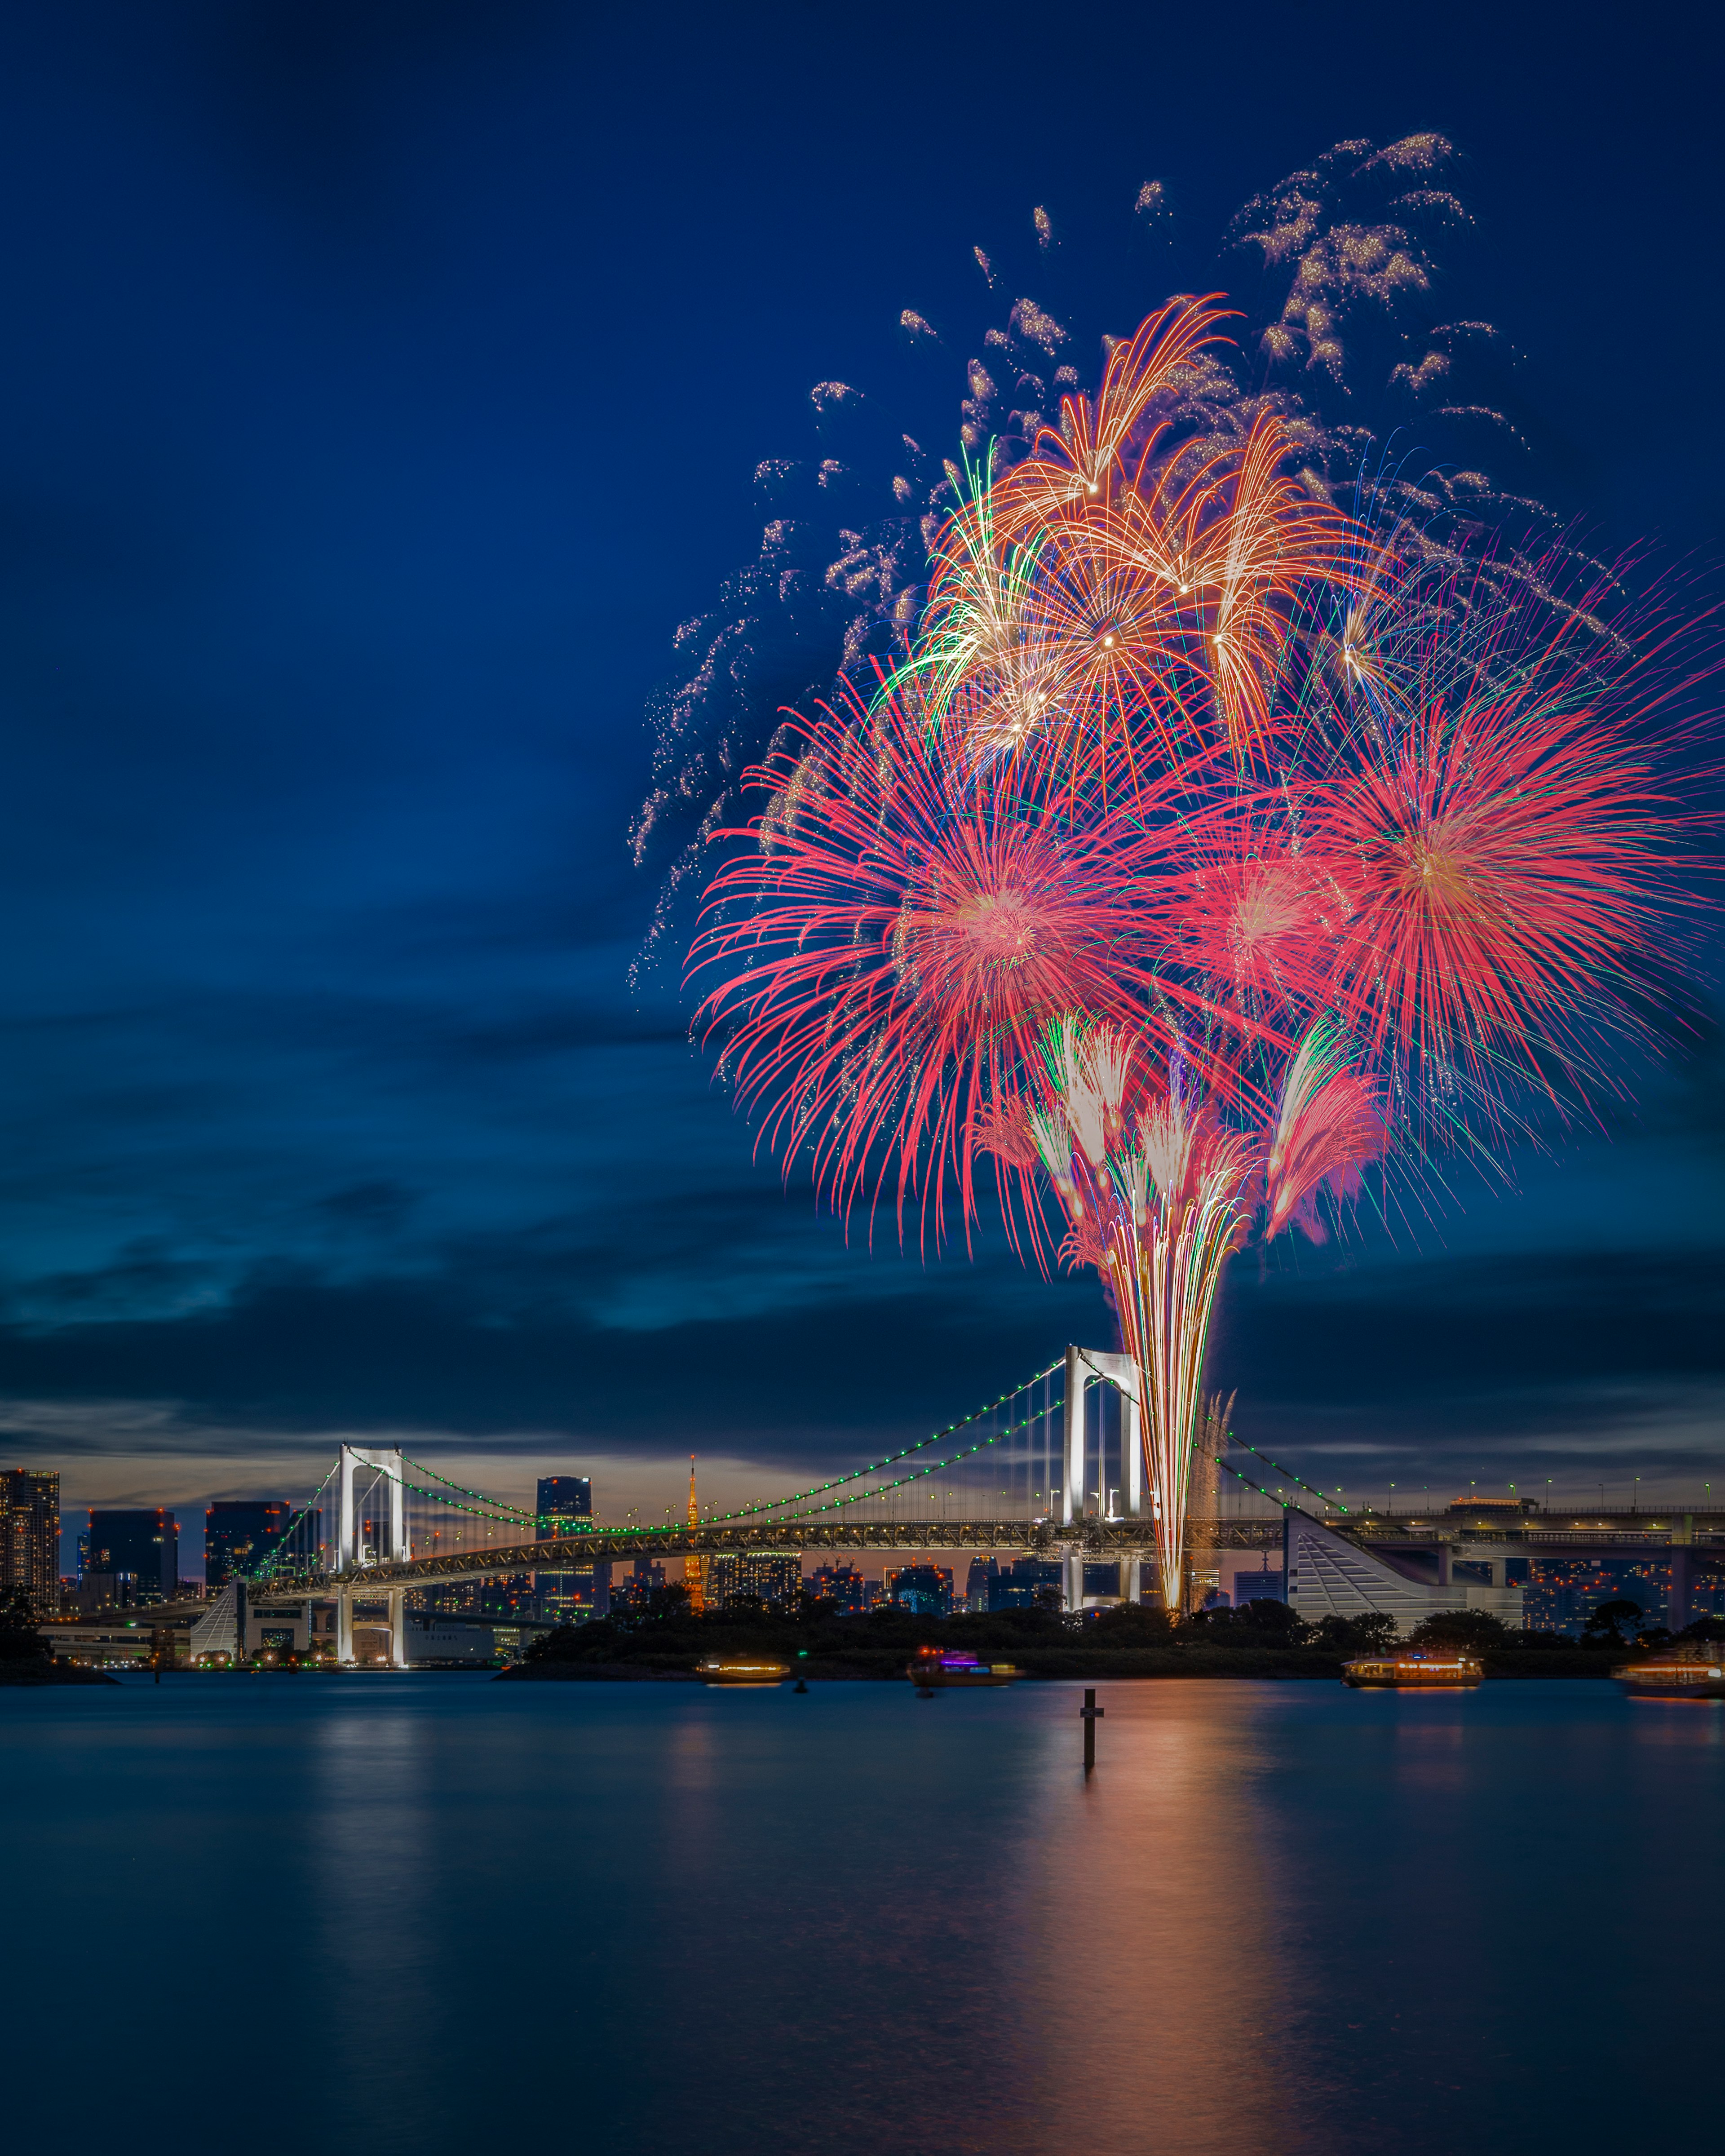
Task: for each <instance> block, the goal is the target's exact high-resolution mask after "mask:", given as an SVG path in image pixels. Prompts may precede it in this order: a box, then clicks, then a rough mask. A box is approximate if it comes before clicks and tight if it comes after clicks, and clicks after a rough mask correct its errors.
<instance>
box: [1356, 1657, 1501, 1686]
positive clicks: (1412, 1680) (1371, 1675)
mask: <svg viewBox="0 0 1725 2156" xmlns="http://www.w3.org/2000/svg"><path fill="white" fill-rule="evenodd" d="M1342 1681H1343V1684H1345V1685H1351V1686H1353V1689H1354V1690H1355V1691H1462V1690H1464V1689H1466V1688H1470V1687H1471V1686H1474V1685H1476V1684H1483V1683H1484V1682H1485V1681H1486V1672H1485V1670H1484V1668H1483V1667H1482V1666H1481V1664H1480V1663H1478V1662H1476V1661H1475V1660H1474V1659H1473V1657H1472V1655H1462V1654H1452V1655H1422V1654H1417V1653H1409V1654H1405V1655H1360V1656H1359V1657H1358V1660H1357V1661H1351V1662H1343V1665H1342Z"/></svg>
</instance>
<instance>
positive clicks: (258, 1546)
mask: <svg viewBox="0 0 1725 2156" xmlns="http://www.w3.org/2000/svg"><path fill="white" fill-rule="evenodd" d="M293 1517H294V1508H293V1507H292V1506H291V1505H289V1504H287V1503H285V1502H284V1501H283V1500H282V1499H281V1498H280V1497H257V1498H250V1497H246V1498H234V1499H231V1500H230V1499H227V1498H223V1500H222V1501H220V1502H218V1503H217V1504H213V1505H206V1506H205V1507H204V1508H203V1577H204V1580H205V1583H206V1584H207V1585H208V1586H210V1587H225V1586H226V1585H227V1584H228V1581H229V1580H230V1579H233V1578H235V1577H236V1576H238V1577H239V1578H249V1577H250V1576H251V1574H252V1573H253V1572H254V1571H255V1570H256V1568H257V1567H258V1566H259V1565H260V1564H261V1563H263V1562H264V1558H267V1557H268V1556H269V1555H270V1553H271V1552H272V1551H273V1550H275V1549H276V1548H279V1547H280V1543H281V1538H282V1537H283V1536H284V1535H285V1533H286V1532H287V1527H288V1522H290V1520H291V1519H292V1518H293Z"/></svg>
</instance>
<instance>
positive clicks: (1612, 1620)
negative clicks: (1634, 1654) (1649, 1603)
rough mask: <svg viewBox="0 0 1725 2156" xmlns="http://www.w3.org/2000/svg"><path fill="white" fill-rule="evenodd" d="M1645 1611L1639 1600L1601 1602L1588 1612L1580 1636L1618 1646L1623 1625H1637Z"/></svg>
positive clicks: (1632, 1627) (1631, 1626)
mask: <svg viewBox="0 0 1725 2156" xmlns="http://www.w3.org/2000/svg"><path fill="white" fill-rule="evenodd" d="M1644 1614H1645V1612H1644V1611H1643V1609H1642V1608H1641V1605H1640V1603H1639V1602H1630V1601H1628V1600H1626V1599H1625V1600H1622V1601H1617V1602H1601V1603H1599V1604H1598V1605H1597V1606H1596V1607H1595V1608H1594V1609H1590V1610H1589V1612H1588V1620H1587V1623H1586V1624H1585V1625H1584V1626H1583V1628H1582V1637H1583V1638H1584V1639H1585V1640H1594V1642H1596V1643H1597V1644H1599V1645H1603V1646H1607V1647H1620V1646H1621V1645H1623V1643H1624V1641H1623V1634H1624V1627H1625V1625H1627V1626H1629V1627H1630V1629H1631V1630H1634V1629H1635V1627H1637V1626H1638V1625H1640V1622H1641V1620H1642V1617H1643V1615H1644Z"/></svg>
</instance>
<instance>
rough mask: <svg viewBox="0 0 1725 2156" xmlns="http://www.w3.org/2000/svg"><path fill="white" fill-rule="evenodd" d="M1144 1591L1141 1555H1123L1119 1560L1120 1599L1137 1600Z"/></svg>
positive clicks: (1125, 1600)
mask: <svg viewBox="0 0 1725 2156" xmlns="http://www.w3.org/2000/svg"><path fill="white" fill-rule="evenodd" d="M1143 1592H1144V1560H1143V1558H1141V1557H1123V1558H1122V1559H1121V1560H1120V1599H1121V1600H1122V1602H1137V1601H1139V1600H1141V1599H1142V1596H1143Z"/></svg>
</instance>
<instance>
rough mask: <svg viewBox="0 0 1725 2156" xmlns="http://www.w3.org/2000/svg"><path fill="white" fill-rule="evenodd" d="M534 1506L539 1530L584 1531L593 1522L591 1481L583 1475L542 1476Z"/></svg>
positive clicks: (548, 1533) (544, 1531) (552, 1532)
mask: <svg viewBox="0 0 1725 2156" xmlns="http://www.w3.org/2000/svg"><path fill="white" fill-rule="evenodd" d="M534 1507H535V1509H536V1512H538V1514H539V1524H540V1529H541V1532H542V1533H544V1534H546V1535H547V1536H555V1535H579V1534H585V1533H586V1532H587V1530H588V1528H589V1527H591V1526H592V1525H593V1483H592V1481H591V1480H590V1479H589V1478H588V1476H585V1475H542V1476H540V1478H539V1488H538V1494H537V1496H536V1498H535V1499H534Z"/></svg>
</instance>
